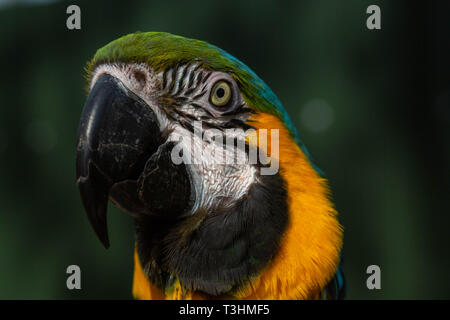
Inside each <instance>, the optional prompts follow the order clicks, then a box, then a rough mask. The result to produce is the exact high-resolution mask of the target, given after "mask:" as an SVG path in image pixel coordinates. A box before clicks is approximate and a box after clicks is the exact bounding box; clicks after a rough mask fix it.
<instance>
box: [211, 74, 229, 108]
mask: <svg viewBox="0 0 450 320" xmlns="http://www.w3.org/2000/svg"><path fill="white" fill-rule="evenodd" d="M230 99H231V87H230V85H229V84H228V82H227V81H224V80H220V81H217V83H216V84H215V85H214V86H213V88H212V90H211V95H210V100H211V103H212V104H213V105H215V106H216V107H223V106H225V105H227V104H228V102H229V101H230Z"/></svg>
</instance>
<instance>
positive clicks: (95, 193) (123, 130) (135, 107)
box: [76, 74, 161, 248]
mask: <svg viewBox="0 0 450 320" xmlns="http://www.w3.org/2000/svg"><path fill="white" fill-rule="evenodd" d="M160 144H161V134H160V129H159V124H158V121H157V118H156V115H155V114H154V112H153V111H152V109H151V108H150V107H149V106H148V105H147V104H146V103H145V102H144V101H143V100H142V99H140V98H139V97H138V96H136V95H135V94H134V93H133V92H131V91H130V90H128V89H127V88H126V87H125V86H124V85H123V84H122V83H121V82H120V80H118V79H116V78H114V77H113V76H111V75H107V74H105V75H103V76H101V77H100V78H99V79H98V80H97V82H96V83H95V85H94V87H93V88H92V90H91V91H90V94H89V96H88V98H87V101H86V104H85V106H84V109H83V112H82V115H81V120H80V125H79V128H78V137H77V159H76V171H77V184H78V188H79V190H80V193H81V198H82V202H83V205H84V208H85V210H86V212H87V214H88V218H89V221H90V223H91V225H92V227H93V228H94V230H95V232H96V234H97V236H98V237H99V239H100V241H101V242H102V244H103V245H104V246H105V247H106V248H108V247H109V239H108V230H107V222H106V209H107V203H108V198H109V197H110V191H111V188H112V187H113V186H114V185H116V184H117V183H120V182H122V181H129V180H137V179H138V177H139V176H140V175H141V172H142V170H143V169H144V166H145V164H146V162H147V160H148V159H149V157H150V156H151V155H153V154H154V153H155V152H156V151H157V150H158V147H159V146H160Z"/></svg>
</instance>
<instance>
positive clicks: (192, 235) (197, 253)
mask: <svg viewBox="0 0 450 320" xmlns="http://www.w3.org/2000/svg"><path fill="white" fill-rule="evenodd" d="M258 181H259V182H258V183H255V184H254V185H253V186H251V188H250V189H249V191H248V193H247V195H246V196H245V197H244V198H242V199H241V200H239V201H238V202H236V203H235V205H234V206H233V207H231V208H220V209H218V210H216V211H214V212H209V213H207V212H204V211H200V212H196V213H195V214H194V215H192V216H190V217H188V218H184V219H183V220H180V221H177V222H174V221H171V222H168V221H162V220H156V219H154V218H150V217H146V218H144V219H142V220H136V237H137V248H138V255H139V259H140V261H141V264H142V265H143V266H145V267H144V271H145V272H146V274H147V275H148V277H149V279H150V281H151V282H152V283H153V284H155V285H157V286H159V287H160V288H161V289H163V290H164V289H165V288H168V287H170V285H171V284H172V282H171V281H173V279H174V277H176V278H178V279H179V281H180V283H181V285H182V286H183V288H184V289H187V290H196V291H200V292H203V293H205V294H207V295H210V296H215V297H217V296H227V295H231V294H232V293H233V291H234V290H237V289H239V288H240V287H242V286H245V285H246V284H248V282H249V281H250V279H251V278H252V277H253V276H256V275H258V273H259V272H260V271H261V270H262V269H263V268H264V266H266V264H267V263H268V262H269V261H270V260H271V259H272V258H273V257H274V256H275V254H276V253H277V250H278V248H279V243H280V239H281V236H282V234H283V233H284V231H285V229H286V226H287V223H288V207H287V200H286V199H287V194H286V189H285V184H284V181H283V179H282V178H281V177H280V176H279V175H278V174H277V175H273V176H260V177H259V178H258Z"/></svg>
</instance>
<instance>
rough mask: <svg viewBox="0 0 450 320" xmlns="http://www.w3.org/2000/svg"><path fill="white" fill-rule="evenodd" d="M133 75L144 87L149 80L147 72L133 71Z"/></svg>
mask: <svg viewBox="0 0 450 320" xmlns="http://www.w3.org/2000/svg"><path fill="white" fill-rule="evenodd" d="M133 76H134V79H135V80H136V82H137V83H138V84H139V86H141V87H144V86H145V83H146V81H147V79H146V76H145V73H143V72H142V71H139V70H135V71H133Z"/></svg>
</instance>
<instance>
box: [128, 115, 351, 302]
mask: <svg viewBox="0 0 450 320" xmlns="http://www.w3.org/2000/svg"><path fill="white" fill-rule="evenodd" d="M250 125H252V126H253V127H254V128H255V129H256V130H257V131H258V130H259V129H267V139H264V140H267V145H265V142H266V141H263V140H262V141H258V147H260V148H264V149H265V150H267V151H268V152H269V153H270V150H272V149H271V145H270V143H271V129H278V134H279V139H278V141H279V156H278V160H279V173H280V175H281V176H282V178H283V179H284V181H285V183H286V188H287V202H288V208H289V221H288V225H287V228H286V230H285V232H284V234H283V235H282V237H281V241H280V248H279V250H278V253H277V254H276V256H275V257H274V258H273V259H272V261H269V262H268V264H267V266H266V267H265V268H264V269H263V270H262V271H261V272H260V275H259V276H258V277H255V278H254V279H252V281H251V283H249V284H248V285H246V286H245V287H243V288H241V289H240V290H239V291H236V292H234V293H233V298H236V299H283V300H285V299H314V298H317V297H319V296H320V293H321V291H322V289H323V288H324V287H325V286H326V285H327V283H328V282H329V281H330V280H331V279H332V278H333V276H334V274H335V272H336V270H337V267H338V265H339V252H340V249H341V247H342V236H343V231H342V227H341V226H340V224H339V222H338V220H337V212H336V210H335V209H334V208H333V204H332V203H331V201H330V200H329V189H328V185H327V182H326V180H325V179H323V178H321V177H320V176H319V175H318V174H317V172H316V171H315V170H314V169H313V168H312V166H311V164H310V163H309V161H308V159H307V157H306V155H305V154H304V153H303V152H302V151H301V149H300V148H299V147H298V145H297V144H296V143H295V142H294V141H293V139H292V137H291V136H290V133H289V132H288V130H287V129H286V128H285V126H284V124H283V123H282V122H281V121H280V120H279V119H278V118H277V117H276V116H273V115H270V114H265V113H260V114H257V115H255V116H254V117H253V118H252V119H250ZM271 156H275V155H271ZM133 296H134V297H135V298H137V299H202V297H204V296H203V295H202V294H201V293H196V292H183V290H182V289H181V286H180V284H179V283H176V284H175V286H174V288H173V290H171V292H170V293H166V294H164V293H163V292H162V290H160V289H159V288H157V287H156V286H154V285H152V284H151V283H149V281H148V279H147V277H146V276H145V274H144V272H143V270H142V267H141V265H140V262H139V258H138V256H137V253H135V273H134V280H133ZM227 298H229V297H227Z"/></svg>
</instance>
